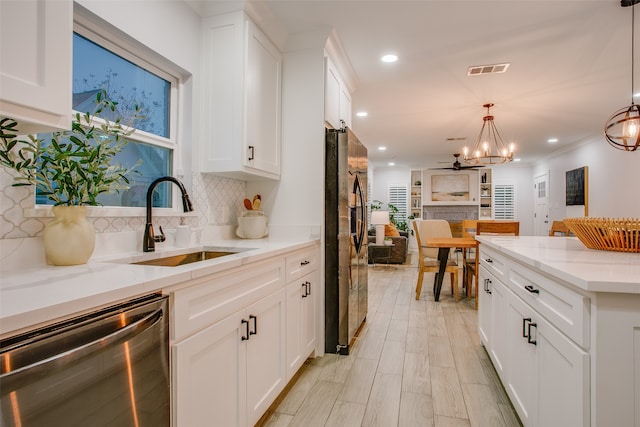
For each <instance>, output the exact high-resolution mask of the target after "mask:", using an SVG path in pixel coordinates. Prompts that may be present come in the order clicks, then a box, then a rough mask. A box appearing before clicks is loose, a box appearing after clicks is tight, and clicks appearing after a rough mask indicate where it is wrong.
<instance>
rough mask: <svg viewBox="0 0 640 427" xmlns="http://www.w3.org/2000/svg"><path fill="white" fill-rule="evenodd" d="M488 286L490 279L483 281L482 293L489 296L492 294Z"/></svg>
mask: <svg viewBox="0 0 640 427" xmlns="http://www.w3.org/2000/svg"><path fill="white" fill-rule="evenodd" d="M490 284H491V279H484V291H485V292H486V293H488V294H489V295H491V294H492V292H491V289H489V285H490Z"/></svg>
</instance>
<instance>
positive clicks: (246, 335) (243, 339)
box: [242, 319, 249, 341]
mask: <svg viewBox="0 0 640 427" xmlns="http://www.w3.org/2000/svg"><path fill="white" fill-rule="evenodd" d="M242 324H244V328H245V335H243V336H242V341H246V340H248V339H249V321H248V320H245V319H242Z"/></svg>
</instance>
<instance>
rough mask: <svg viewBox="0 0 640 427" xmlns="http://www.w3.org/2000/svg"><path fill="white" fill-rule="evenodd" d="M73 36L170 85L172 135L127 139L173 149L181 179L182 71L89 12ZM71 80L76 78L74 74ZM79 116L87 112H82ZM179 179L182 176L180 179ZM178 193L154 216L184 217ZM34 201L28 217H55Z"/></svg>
mask: <svg viewBox="0 0 640 427" xmlns="http://www.w3.org/2000/svg"><path fill="white" fill-rule="evenodd" d="M73 33H77V34H78V35H80V36H82V37H84V38H86V39H87V40H90V41H91V42H93V43H95V44H97V45H99V46H101V47H103V48H105V49H107V50H108V51H110V52H112V53H114V54H115V55H118V56H120V57H122V58H124V59H126V60H127V61H130V62H131V63H133V64H135V65H137V66H139V67H141V68H144V69H145V70H147V71H149V72H151V73H153V74H156V75H157V76H159V77H161V78H163V79H165V80H167V81H168V82H169V83H170V86H171V88H170V90H169V94H170V102H169V136H168V137H163V136H160V135H155V134H152V133H149V132H146V131H143V130H138V129H136V130H135V131H134V133H132V134H131V135H130V136H128V138H127V139H129V140H131V141H135V142H141V143H146V144H150V145H153V146H158V147H162V148H167V149H170V150H172V156H171V157H172V161H171V168H172V171H173V175H174V176H178V174H179V172H180V169H179V165H180V164H181V159H182V145H181V144H179V143H178V135H180V130H181V122H180V119H181V116H180V111H179V106H180V103H181V99H180V97H181V95H182V94H181V90H180V88H181V87H182V86H183V78H182V76H181V71H180V70H179V68H178V67H177V66H175V65H174V64H172V63H170V62H169V61H168V60H166V59H164V58H162V57H161V56H160V55H158V54H157V53H155V52H153V51H151V49H149V48H147V47H145V46H144V45H142V44H141V43H140V42H139V41H137V40H135V39H133V38H132V37H130V36H127V35H126V34H124V33H121V32H120V31H118V30H116V29H114V28H113V27H111V26H108V25H104V22H101V21H99V20H98V19H97V18H94V17H93V16H91V15H89V14H88V13H77V12H74V18H73ZM161 67H162V68H161ZM72 72H73V71H72ZM71 78H73V75H72V76H71ZM76 113H78V111H75V110H72V111H71V116H72V117H73V116H75V114H76ZM80 113H84V112H82V111H81V112H80ZM92 122H94V123H96V125H99V124H102V123H104V120H103V119H101V118H98V117H97V118H93V120H92ZM179 178H181V177H180V176H179ZM178 193H179V192H178V191H172V198H171V206H172V207H170V208H160V207H154V208H153V209H154V216H176V215H180V216H183V215H185V214H184V213H183V212H182V209H181V208H180V200H179V194H178ZM33 200H34V201H33V206H34V207H33V208H32V209H25V216H26V217H32V218H38V217H53V212H52V210H51V207H52V206H51V205H43V204H36V202H35V192H34V198H33ZM87 208H88V209H87V216H88V217H141V216H145V215H146V208H145V207H129V206H87Z"/></svg>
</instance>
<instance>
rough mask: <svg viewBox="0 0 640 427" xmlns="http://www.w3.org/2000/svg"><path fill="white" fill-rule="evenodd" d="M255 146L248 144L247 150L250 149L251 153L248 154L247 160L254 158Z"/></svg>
mask: <svg viewBox="0 0 640 427" xmlns="http://www.w3.org/2000/svg"><path fill="white" fill-rule="evenodd" d="M255 148H256V147H254V146H253V145H250V146H249V151H251V154H249V160H253V159H255Z"/></svg>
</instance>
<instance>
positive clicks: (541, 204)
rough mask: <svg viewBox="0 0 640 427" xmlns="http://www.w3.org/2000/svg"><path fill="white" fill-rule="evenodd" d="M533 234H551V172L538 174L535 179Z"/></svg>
mask: <svg viewBox="0 0 640 427" xmlns="http://www.w3.org/2000/svg"><path fill="white" fill-rule="evenodd" d="M533 200H534V203H533V206H534V207H533V234H534V235H535V236H547V235H548V234H549V174H544V175H539V176H536V177H535V179H534V180H533Z"/></svg>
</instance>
